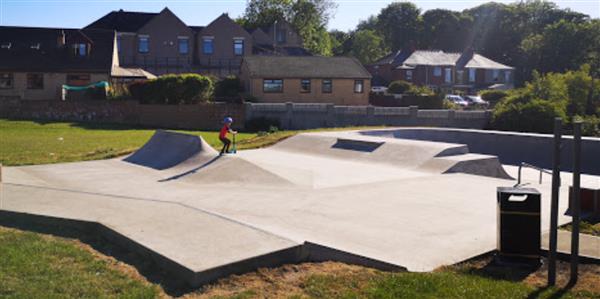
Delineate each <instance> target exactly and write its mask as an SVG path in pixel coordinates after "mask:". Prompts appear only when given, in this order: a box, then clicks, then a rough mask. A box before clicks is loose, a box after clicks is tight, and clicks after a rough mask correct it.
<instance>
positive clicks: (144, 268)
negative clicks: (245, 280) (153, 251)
mask: <svg viewBox="0 0 600 299" xmlns="http://www.w3.org/2000/svg"><path fill="white" fill-rule="evenodd" d="M30 220H31V219H29V220H24V219H23V218H22V217H13V216H11V214H8V213H3V214H2V217H0V225H1V226H5V227H10V228H15V229H19V230H24V231H30V232H35V233H42V234H49V235H53V236H58V237H63V238H69V239H76V240H78V241H80V242H82V243H85V244H87V245H89V246H91V247H92V248H93V249H94V250H96V251H98V252H100V253H102V254H103V255H106V256H110V257H113V258H115V259H117V260H119V261H121V262H123V263H126V264H128V265H131V266H133V267H134V268H136V269H137V271H138V272H139V273H140V274H141V275H142V276H143V277H145V278H146V279H147V280H148V281H149V282H151V283H154V284H159V285H160V286H161V287H162V288H163V290H164V291H165V293H167V294H168V295H169V296H173V297H179V296H182V295H184V294H186V293H190V292H192V291H194V290H196V288H192V287H190V286H189V285H188V284H186V283H185V282H184V281H182V280H180V279H177V278H175V277H173V275H170V274H169V273H168V272H166V271H164V270H162V269H161V267H160V266H159V265H158V264H157V263H156V262H155V261H153V260H152V259H150V258H148V257H146V256H144V255H142V254H139V253H137V252H135V251H133V250H130V249H127V248H126V247H123V246H119V245H116V244H115V242H111V241H110V240H109V239H107V238H106V237H104V236H102V235H101V234H97V233H90V232H91V231H93V229H94V228H93V227H92V226H91V225H90V227H87V226H85V225H84V226H82V225H81V223H75V222H73V224H68V223H66V222H65V221H61V222H60V223H59V222H57V223H50V222H47V221H44V222H36V221H30Z"/></svg>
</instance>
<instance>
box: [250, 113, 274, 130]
mask: <svg viewBox="0 0 600 299" xmlns="http://www.w3.org/2000/svg"><path fill="white" fill-rule="evenodd" d="M280 127H281V124H280V123H279V120H278V119H276V118H269V117H264V116H261V117H255V118H251V119H249V120H247V121H246V123H245V124H244V128H246V130H247V131H249V132H277V131H279V128H280Z"/></svg>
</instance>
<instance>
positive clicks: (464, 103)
mask: <svg viewBox="0 0 600 299" xmlns="http://www.w3.org/2000/svg"><path fill="white" fill-rule="evenodd" d="M446 100H448V101H450V102H452V103H454V104H456V105H459V106H461V107H467V106H469V102H467V101H466V100H465V99H463V97H461V96H459V95H455V94H449V95H446Z"/></svg>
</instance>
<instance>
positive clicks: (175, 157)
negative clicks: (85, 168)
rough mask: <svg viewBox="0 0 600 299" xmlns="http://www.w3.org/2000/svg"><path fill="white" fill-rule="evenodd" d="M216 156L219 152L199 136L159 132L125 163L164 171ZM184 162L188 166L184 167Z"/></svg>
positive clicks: (195, 163)
mask: <svg viewBox="0 0 600 299" xmlns="http://www.w3.org/2000/svg"><path fill="white" fill-rule="evenodd" d="M216 155H217V152H216V151H215V150H214V149H213V148H212V147H211V146H210V145H209V144H208V143H206V142H205V141H204V140H203V139H202V138H201V137H199V136H196V135H190V134H183V133H176V132H170V131H163V130H157V131H156V132H155V133H154V135H152V137H151V138H150V140H149V141H148V142H147V143H146V144H144V146H142V148H140V149H139V150H138V151H136V152H135V153H133V154H131V155H130V156H128V157H127V158H125V159H124V160H123V161H126V162H129V163H133V164H137V165H141V166H145V167H150V168H154V169H157V170H163V169H167V168H171V167H174V166H176V165H180V166H183V167H187V166H191V165H197V164H201V163H203V162H205V161H207V160H210V158H211V157H214V156H216ZM184 162H186V163H185V164H186V165H182V163H184Z"/></svg>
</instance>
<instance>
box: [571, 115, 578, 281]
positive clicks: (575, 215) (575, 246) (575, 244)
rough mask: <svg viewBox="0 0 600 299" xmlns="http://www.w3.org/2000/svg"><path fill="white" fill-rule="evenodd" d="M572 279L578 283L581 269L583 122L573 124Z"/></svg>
mask: <svg viewBox="0 0 600 299" xmlns="http://www.w3.org/2000/svg"><path fill="white" fill-rule="evenodd" d="M571 204H572V206H571V213H572V214H571V215H572V220H573V222H572V225H571V226H572V230H571V279H570V281H569V284H571V285H575V284H576V283H577V275H578V268H579V220H580V216H581V122H580V121H577V122H575V123H573V200H572V202H571Z"/></svg>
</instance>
